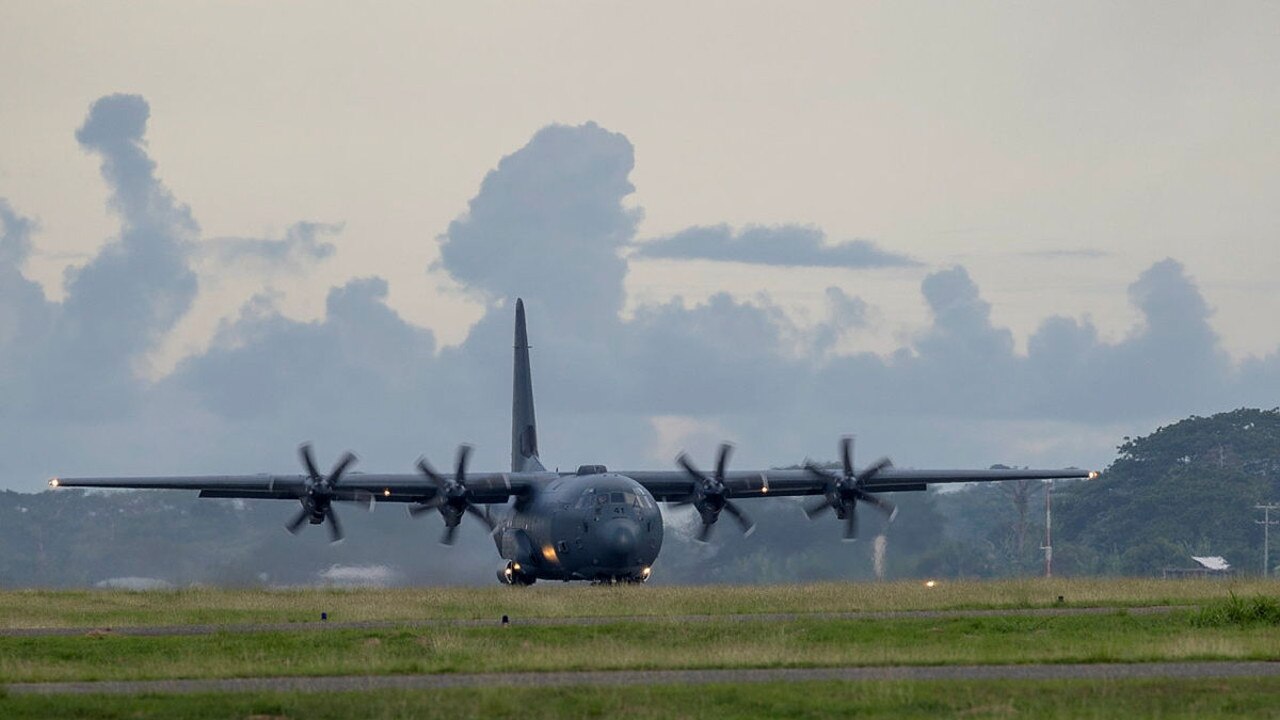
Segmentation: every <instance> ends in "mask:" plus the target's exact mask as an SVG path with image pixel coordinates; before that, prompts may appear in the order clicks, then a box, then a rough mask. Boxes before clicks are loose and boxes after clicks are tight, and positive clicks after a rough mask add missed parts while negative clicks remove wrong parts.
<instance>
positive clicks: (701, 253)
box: [632, 225, 920, 268]
mask: <svg viewBox="0 0 1280 720" xmlns="http://www.w3.org/2000/svg"><path fill="white" fill-rule="evenodd" d="M635 248H636V249H635V252H634V253H633V255H632V257H638V258H666V259H676V260H718V261H723V262H740V263H748V264H752V265H774V266H779V267H840V268H878V267H911V266H916V265H919V264H920V263H919V262H918V261H916V260H913V259H912V258H910V257H907V256H906V255H900V254H897V253H891V252H888V251H886V250H883V249H881V248H880V247H879V246H877V245H876V244H875V243H873V242H871V241H870V240H850V241H847V242H842V243H834V244H832V243H828V242H827V239H826V234H825V233H823V232H822V231H821V230H819V229H817V228H814V227H808V226H802V225H781V226H777V227H765V226H760V225H754V226H749V227H746V228H744V229H742V230H741V231H740V232H738V233H736V234H735V233H734V232H733V230H732V229H731V228H730V227H729V226H728V225H714V226H700V227H691V228H688V229H686V230H681V231H680V232H678V233H676V234H674V235H668V236H666V237H662V238H657V239H655V240H649V241H647V242H644V243H641V244H638V245H636V246H635Z"/></svg>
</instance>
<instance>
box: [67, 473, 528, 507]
mask: <svg viewBox="0 0 1280 720" xmlns="http://www.w3.org/2000/svg"><path fill="white" fill-rule="evenodd" d="M537 481H538V478H536V477H534V476H531V475H529V474H527V473H520V474H508V473H468V474H467V480H466V482H467V489H468V490H469V491H470V495H471V496H470V500H471V502H474V503H503V502H506V501H507V500H508V499H509V498H510V497H511V496H513V495H521V494H523V493H525V492H527V491H529V489H530V488H532V487H533V486H534V484H535V483H536V482H537ZM49 485H50V486H51V487H84V488H129V489H137V490H196V491H199V493H200V497H205V498H245V499H260V500H271V499H276V500H294V499H298V498H300V497H302V496H303V495H305V494H306V485H307V478H306V476H305V475H195V476H184V477H84V478H62V477H59V478H53V479H52V480H50V481H49ZM436 492H437V488H436V485H435V483H433V482H432V481H430V480H428V479H427V478H425V477H423V476H422V475H420V474H374V473H350V474H347V475H346V476H344V477H343V478H342V480H341V482H340V483H339V484H338V485H337V486H336V487H335V488H334V499H335V500H356V501H365V500H367V499H368V498H370V497H372V498H374V499H375V500H377V501H378V502H405V503H409V502H426V501H427V500H430V499H431V498H433V497H435V495H436Z"/></svg>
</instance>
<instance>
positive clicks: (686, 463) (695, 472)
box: [676, 453, 711, 485]
mask: <svg viewBox="0 0 1280 720" xmlns="http://www.w3.org/2000/svg"><path fill="white" fill-rule="evenodd" d="M676 464H677V465H679V466H680V467H682V468H684V471H685V472H687V473H689V474H690V475H692V476H693V477H694V479H696V480H698V481H699V482H700V483H702V484H703V485H707V484H710V482H711V479H710V478H708V477H707V476H706V475H703V474H702V471H701V470H699V469H698V468H697V467H695V466H694V464H693V461H692V460H690V459H689V456H688V455H686V454H684V453H680V455H679V456H677V457H676Z"/></svg>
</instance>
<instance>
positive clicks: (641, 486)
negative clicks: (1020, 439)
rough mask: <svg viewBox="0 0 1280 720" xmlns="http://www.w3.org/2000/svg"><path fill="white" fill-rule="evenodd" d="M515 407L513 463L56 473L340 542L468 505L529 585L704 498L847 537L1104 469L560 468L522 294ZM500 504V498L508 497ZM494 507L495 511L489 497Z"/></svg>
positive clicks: (646, 533)
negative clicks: (938, 500) (957, 494)
mask: <svg viewBox="0 0 1280 720" xmlns="http://www.w3.org/2000/svg"><path fill="white" fill-rule="evenodd" d="M513 391H514V392H513V395H514V397H513V402H512V417H511V472H481V473H474V472H469V471H468V469H467V464H468V459H469V458H470V454H471V447H470V446H469V445H463V446H461V447H460V448H459V449H458V455H457V459H456V462H455V464H454V468H453V472H452V473H451V474H449V475H442V474H440V473H438V472H437V471H436V470H435V469H434V468H433V467H432V466H431V465H430V464H428V463H427V461H426V459H425V458H424V459H419V460H418V466H417V470H418V472H417V473H416V474H395V475H386V474H363V473H351V474H348V473H347V471H348V470H349V469H350V468H351V466H352V465H353V464H354V463H355V460H356V457H355V455H353V454H351V453H349V452H348V453H346V454H344V455H343V456H342V457H341V458H340V459H339V460H338V462H337V463H336V464H335V465H334V466H333V469H332V470H330V471H329V473H327V474H325V473H321V472H320V469H319V467H318V466H317V465H316V462H315V459H314V457H313V455H312V452H311V446H310V445H307V444H304V445H302V446H301V447H300V448H299V455H300V457H301V460H302V464H303V467H304V468H305V469H306V474H305V475H283V476H282V475H244V476H202V477H135V478H130V477H117V478H54V479H52V480H50V481H49V484H50V485H51V486H53V487H104V488H140V489H176V490H198V491H199V492H200V497H202V498H205V497H210V498H245V499H277V500H296V501H298V502H300V504H301V506H302V507H301V509H300V510H299V512H298V513H297V515H295V516H294V517H293V519H292V520H290V522H289V523H288V524H287V525H286V526H285V527H286V528H287V529H288V530H289V531H290V532H293V533H296V532H298V531H300V530H301V529H302V526H303V525H304V524H306V523H308V522H309V523H310V524H312V525H320V524H324V523H327V524H328V525H329V532H330V536H331V538H332V540H334V541H337V540H340V539H341V538H342V526H341V525H340V524H339V521H338V516H337V514H336V513H335V512H334V509H333V502H334V501H350V502H360V503H365V504H369V503H372V502H375V501H377V502H399V503H409V506H408V507H409V514H410V515H413V516H415V517H417V516H419V515H423V514H427V513H430V512H432V511H435V512H438V513H439V514H440V515H441V517H442V518H443V519H444V524H445V530H444V535H443V536H442V538H441V542H443V543H444V544H446V545H449V544H452V543H453V541H454V537H455V533H456V531H457V528H458V525H459V524H460V523H461V522H462V519H463V517H464V516H465V515H471V516H473V517H474V518H476V519H477V520H478V521H480V522H482V523H484V524H485V525H486V526H487V527H488V528H489V529H490V531H491V534H492V536H493V538H494V540H495V542H496V543H497V546H498V553H499V555H500V556H501V557H502V558H503V559H505V560H507V563H506V565H505V566H504V567H503V568H502V569H501V570H499V571H498V579H499V580H500V581H502V582H504V583H506V584H510V585H529V584H532V583H533V582H535V581H537V580H539V579H546V580H566V581H568V580H589V581H596V582H643V581H645V580H648V579H649V574H650V570H651V568H652V567H653V563H654V561H655V560H657V558H658V552H659V550H660V549H661V547H662V536H663V524H662V514H661V512H660V511H659V509H658V503H659V502H669V503H675V504H678V505H692V506H693V508H694V509H695V510H696V511H697V512H698V515H699V516H700V518H701V521H702V527H701V531H700V533H699V535H698V539H699V540H703V541H705V540H707V539H708V537H709V536H710V533H711V530H712V528H713V527H715V523H716V521H717V520H718V519H719V518H720V514H721V513H722V512H723V513H728V514H729V515H730V516H731V517H732V518H733V519H734V521H735V522H736V523H737V524H738V526H739V527H740V528H741V529H742V531H743V532H744V533H747V534H750V533H751V531H752V530H754V528H755V526H754V524H753V523H752V521H751V520H750V518H749V517H748V515H747V513H746V512H745V511H744V510H743V509H742V508H741V507H739V505H738V504H737V503H736V502H735V501H736V500H741V499H747V498H765V497H776V496H797V495H809V496H815V499H814V501H813V502H811V503H810V504H809V505H807V506H806V507H805V513H806V514H807V515H808V516H809V517H810V518H814V517H817V516H818V515H820V514H822V513H824V512H826V511H828V510H830V511H834V513H835V515H836V517H837V518H839V519H840V520H842V521H844V537H845V538H846V539H853V538H854V537H856V535H857V527H858V526H857V506H858V504H859V503H865V504H867V505H870V506H872V507H874V508H876V509H877V510H878V511H880V512H882V513H883V514H884V515H885V516H886V517H887V518H888V520H892V519H893V517H894V516H895V515H896V514H897V509H896V508H895V507H894V506H893V504H892V503H890V502H889V501H888V500H885V499H884V498H882V497H880V496H879V494H880V493H888V492H907V491H920V490H926V489H927V488H928V486H929V485H931V484H934V483H953V482H982V481H994V480H1025V479H1035V480H1048V479H1055V478H1084V477H1093V476H1095V475H1096V473H1093V472H1088V471H1084V470H1077V469H1074V468H1071V469H1063V470H899V469H897V468H894V467H893V465H892V463H890V462H889V460H888V459H887V458H884V459H881V460H878V461H876V462H874V463H872V464H871V465H868V466H867V467H864V468H861V469H858V468H855V467H854V465H853V457H852V454H853V441H852V439H851V438H848V437H845V438H844V439H843V440H842V441H841V443H840V459H841V467H840V471H839V472H831V471H828V470H826V469H823V468H820V467H818V466H816V465H813V464H811V463H806V464H805V466H804V467H803V468H802V469H798V470H729V469H728V460H729V455H730V451H731V446H729V445H721V446H720V451H719V454H718V456H717V458H716V464H715V470H714V471H712V472H711V473H706V472H703V471H702V470H699V469H698V468H697V467H696V466H695V465H694V464H693V462H692V461H691V460H690V459H689V457H688V456H687V455H685V454H683V453H681V454H680V456H679V457H678V458H676V463H677V464H678V465H679V466H680V469H679V470H666V471H651V470H646V471H634V472H616V471H610V470H608V469H607V468H605V467H604V466H603V465H583V466H581V467H579V468H578V470H577V471H576V472H571V473H570V472H551V471H548V470H547V469H546V468H545V467H544V466H543V465H542V461H541V460H540V459H539V455H538V430H537V422H536V421H535V418H534V410H533V382H532V373H531V372H530V367H529V340H528V334H527V331H526V328H525V312H524V302H523V301H522V300H517V301H516V328H515V372H514V388H513ZM512 500H514V503H511V507H510V510H509V511H508V512H506V513H503V514H500V515H496V516H495V515H494V514H492V513H490V511H489V509H488V506H490V505H494V504H498V505H504V506H505V505H507V504H508V503H510V501H512ZM480 505H484V506H485V510H483V511H482V510H480V509H479V508H478V506H480Z"/></svg>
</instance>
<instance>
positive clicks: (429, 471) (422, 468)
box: [418, 457, 446, 497]
mask: <svg viewBox="0 0 1280 720" xmlns="http://www.w3.org/2000/svg"><path fill="white" fill-rule="evenodd" d="M418 472H421V473H422V474H423V475H426V476H427V479H428V480H430V481H431V482H433V483H435V484H436V490H438V491H439V492H440V493H441V494H443V493H444V491H445V487H446V486H445V481H444V478H443V477H440V473H438V472H436V470H435V468H433V467H431V465H430V464H429V463H428V462H427V459H426V458H425V457H420V458H418ZM436 497H439V495H437V496H436Z"/></svg>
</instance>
